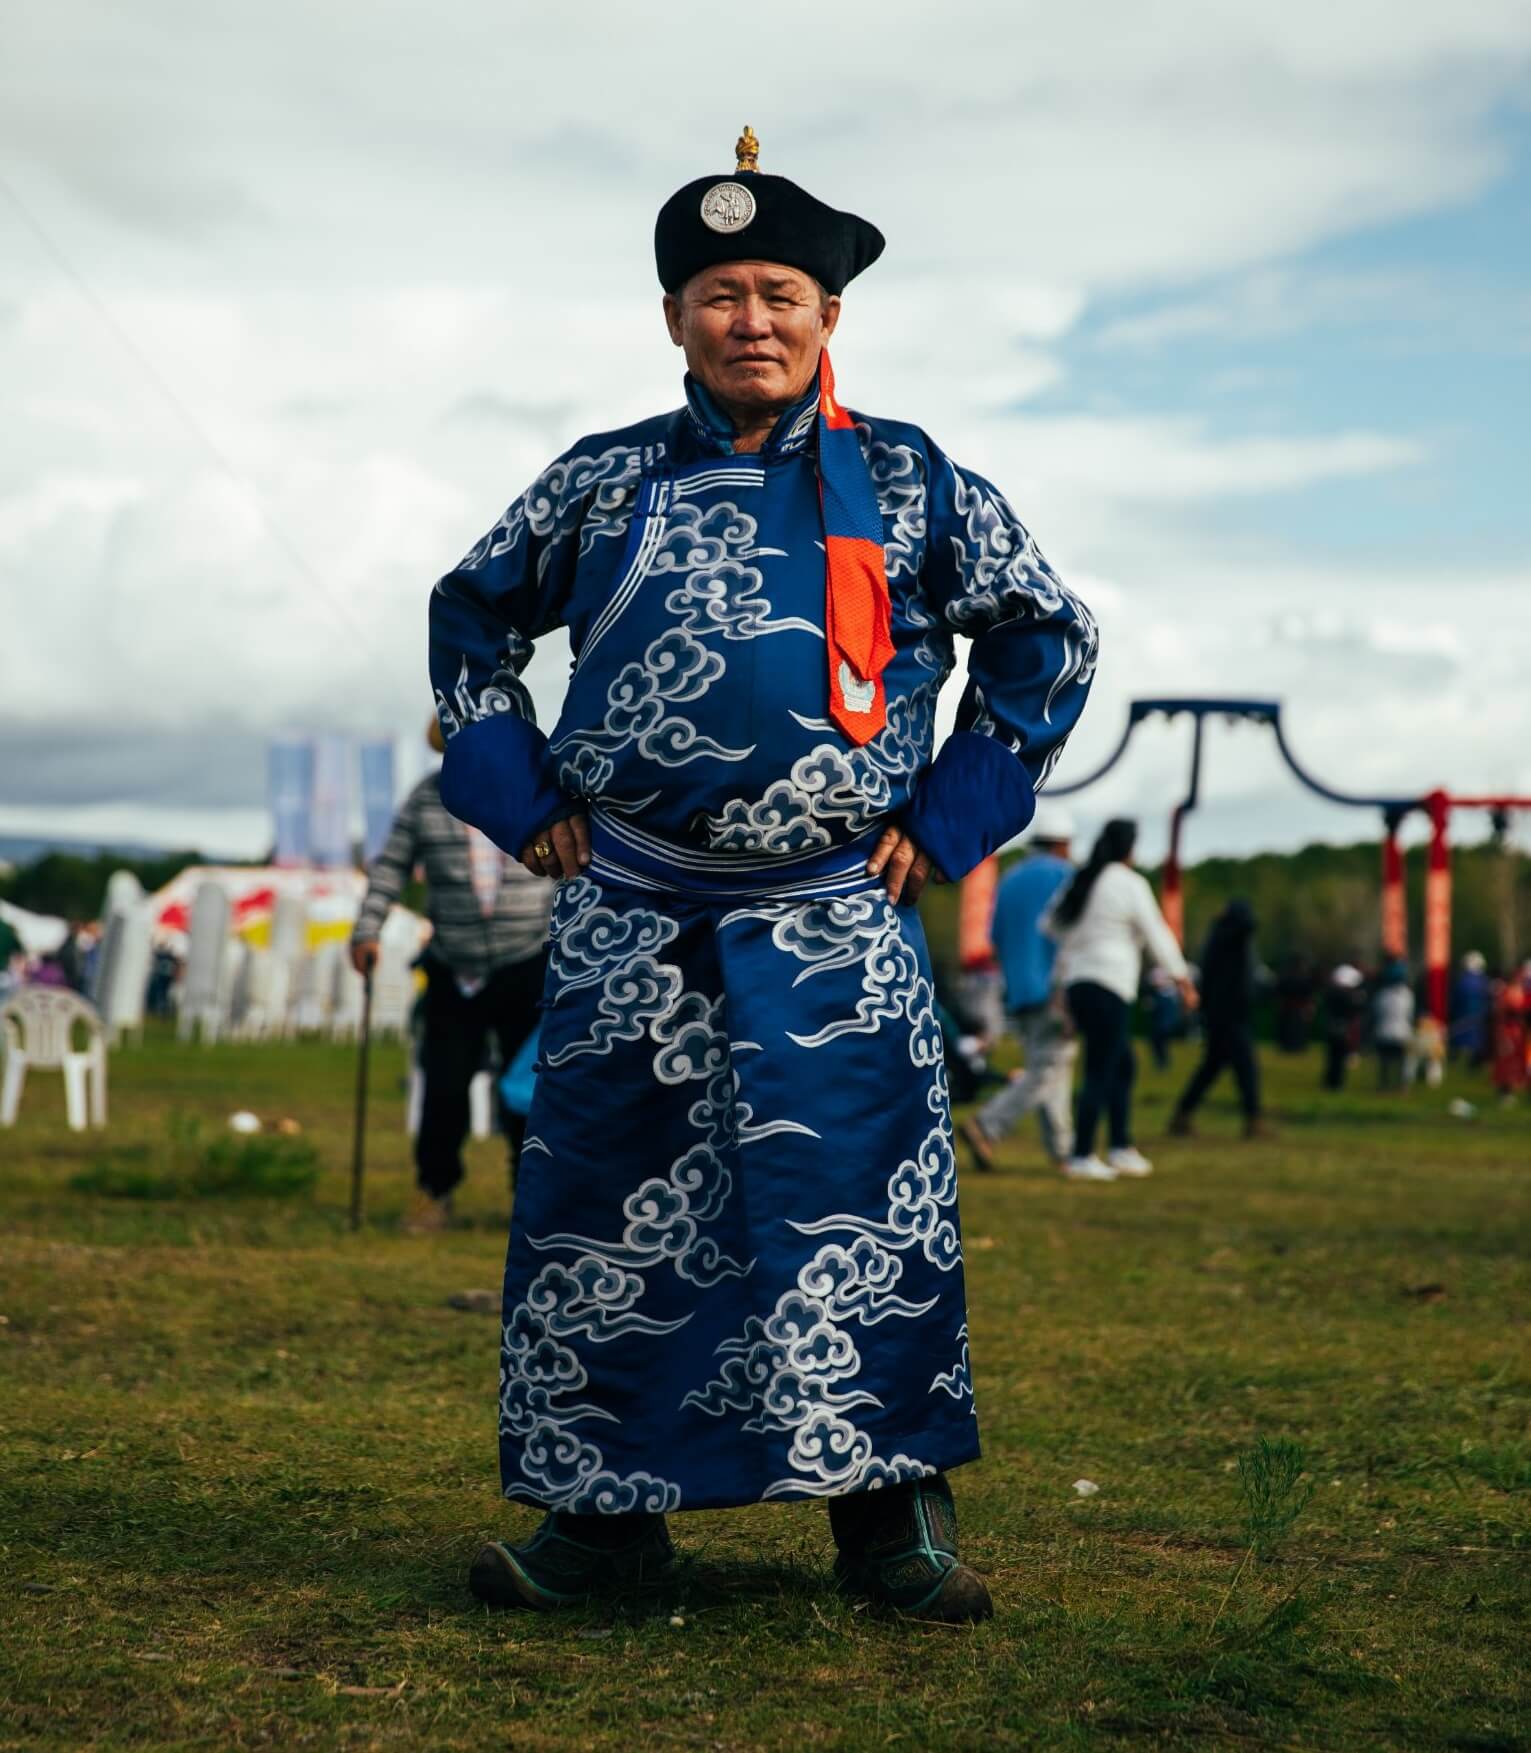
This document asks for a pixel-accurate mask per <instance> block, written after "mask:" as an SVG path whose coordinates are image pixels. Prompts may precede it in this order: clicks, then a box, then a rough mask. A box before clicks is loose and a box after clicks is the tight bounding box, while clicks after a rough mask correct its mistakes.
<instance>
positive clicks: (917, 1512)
mask: <svg viewBox="0 0 1531 1753" xmlns="http://www.w3.org/2000/svg"><path fill="white" fill-rule="evenodd" d="M829 1525H830V1527H831V1528H832V1529H833V1530H834V1536H835V1544H836V1545H837V1546H838V1547H839V1548H840V1555H839V1557H838V1558H836V1560H835V1581H836V1582H837V1583H838V1584H839V1586H840V1588H841V1589H842V1590H844V1591H845V1592H846V1593H847V1594H854V1595H862V1596H865V1597H866V1599H867V1600H869V1601H871V1602H873V1603H874V1604H875V1605H877V1606H879V1607H890V1608H892V1610H893V1611H894V1612H895V1613H902V1614H904V1615H906V1616H907V1617H908V1618H911V1619H941V1620H945V1621H947V1622H948V1623H951V1624H957V1625H960V1624H964V1623H967V1622H971V1621H976V1620H980V1619H992V1618H993V1617H994V1602H993V1600H992V1599H991V1598H990V1596H989V1590H988V1587H987V1585H986V1584H985V1583H984V1580H983V1578H982V1577H980V1576H979V1575H978V1574H977V1573H976V1572H975V1571H971V1570H969V1569H968V1567H967V1566H966V1565H965V1564H963V1563H962V1562H961V1561H960V1560H959V1559H958V1557H957V1510H956V1506H955V1505H954V1504H953V1502H952V1488H951V1486H950V1485H948V1484H947V1482H946V1475H945V1474H944V1473H936V1474H933V1475H932V1476H931V1477H930V1478H928V1479H916V1480H913V1481H911V1482H910V1483H909V1484H907V1485H895V1486H892V1487H888V1486H884V1487H882V1488H880V1489H879V1490H876V1491H858V1492H856V1493H855V1494H854V1495H853V1496H850V1497H835V1498H831V1499H830V1501H829Z"/></svg>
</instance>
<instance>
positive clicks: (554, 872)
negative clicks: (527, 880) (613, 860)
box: [521, 810, 590, 877]
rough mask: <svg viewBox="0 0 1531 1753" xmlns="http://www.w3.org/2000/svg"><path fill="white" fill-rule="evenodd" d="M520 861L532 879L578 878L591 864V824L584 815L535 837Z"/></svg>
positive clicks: (523, 849)
mask: <svg viewBox="0 0 1531 1753" xmlns="http://www.w3.org/2000/svg"><path fill="white" fill-rule="evenodd" d="M521 862H522V864H524V865H525V866H526V868H527V869H528V870H529V871H530V872H531V873H532V875H533V876H540V877H573V876H578V875H579V873H580V872H581V871H582V870H583V869H584V868H585V866H586V865H587V864H589V862H590V824H589V822H587V821H586V820H585V815H584V812H583V811H582V810H581V811H579V812H578V813H577V814H575V815H572V816H566V817H565V818H564V820H563V821H561V822H554V824H553V825H552V827H551V828H544V829H543V830H542V832H541V833H540V834H534V835H533V836H532V838H531V839H530V840H528V841H527V843H526V844H525V846H523V847H522V848H521Z"/></svg>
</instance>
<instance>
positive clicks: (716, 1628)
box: [0, 1036, 1531, 1753]
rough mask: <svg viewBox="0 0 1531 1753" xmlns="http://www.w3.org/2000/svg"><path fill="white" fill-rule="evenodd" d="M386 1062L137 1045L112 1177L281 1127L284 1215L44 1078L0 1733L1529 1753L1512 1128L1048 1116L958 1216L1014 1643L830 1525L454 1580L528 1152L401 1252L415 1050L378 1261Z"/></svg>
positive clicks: (21, 1262)
mask: <svg viewBox="0 0 1531 1753" xmlns="http://www.w3.org/2000/svg"><path fill="white" fill-rule="evenodd" d="M353 1066H354V1056H353V1055H352V1054H351V1053H348V1052H346V1051H344V1050H340V1049H331V1048H328V1047H313V1046H274V1047H259V1048H241V1047H219V1048H216V1049H212V1050H205V1049H200V1048H198V1049H190V1048H180V1047H177V1046H176V1045H175V1044H174V1043H172V1042H170V1041H169V1040H167V1039H165V1038H163V1037H162V1036H155V1037H153V1038H151V1041H150V1043H149V1045H148V1046H147V1047H145V1048H142V1049H129V1050H126V1051H124V1052H122V1053H119V1054H118V1055H116V1056H115V1057H114V1059H113V1062H112V1091H111V1094H112V1111H113V1126H112V1131H111V1134H110V1137H109V1144H110V1149H111V1151H112V1152H121V1151H124V1150H127V1151H131V1150H132V1149H133V1148H134V1147H140V1148H141V1150H142V1152H143V1153H145V1155H148V1156H152V1155H153V1153H154V1152H155V1151H156V1150H157V1149H159V1148H160V1147H162V1145H163V1142H164V1140H165V1138H166V1136H167V1126H168V1117H169V1116H170V1114H171V1113H172V1112H173V1111H180V1112H182V1113H184V1114H186V1115H188V1116H196V1117H199V1118H200V1120H201V1123H202V1128H203V1134H202V1135H203V1137H205V1138H207V1139H213V1138H216V1137H217V1136H219V1134H220V1132H221V1129H222V1126H223V1122H224V1119H225V1117H226V1116H227V1114H228V1113H229V1112H230V1111H231V1110H233V1109H234V1108H238V1107H248V1108H252V1109H254V1110H255V1111H256V1112H257V1113H260V1114H262V1115H264V1116H266V1117H268V1118H275V1117H277V1116H280V1115H284V1114H287V1115H291V1116H293V1117H294V1118H296V1119H297V1120H298V1121H300V1122H301V1123H302V1126H303V1128H304V1131H303V1137H304V1138H305V1139H306V1140H307V1141H309V1142H310V1143H312V1144H313V1145H314V1146H315V1147H316V1148H317V1150H318V1153H319V1158H320V1161H321V1162H322V1164H323V1171H322V1173H321V1175H320V1178H319V1180H318V1183H317V1186H316V1187H315V1188H314V1189H313V1190H312V1191H311V1192H307V1193H305V1192H302V1191H301V1190H298V1191H297V1192H295V1193H289V1194H288V1195H287V1196H285V1197H281V1198H262V1197H259V1196H244V1197H237V1198H236V1197H208V1196H206V1195H205V1194H202V1195H199V1196H196V1197H173V1198H168V1199H155V1200H153V1201H144V1200H138V1199H131V1198H109V1197H103V1196H102V1195H101V1194H100V1193H91V1192H85V1191H80V1190H77V1189H75V1188H72V1187H71V1185H70V1181H71V1178H72V1177H74V1176H76V1175H79V1174H81V1173H84V1172H88V1170H89V1168H90V1165H91V1164H92V1163H93V1162H98V1161H100V1160H101V1159H102V1156H103V1146H102V1142H101V1140H100V1139H99V1137H97V1138H90V1137H76V1136H73V1135H71V1134H70V1133H68V1132H67V1131H66V1130H65V1129H64V1126H63V1117H62V1099H61V1096H60V1093H59V1091H58V1089H57V1087H56V1085H55V1084H54V1083H53V1082H50V1080H48V1079H46V1078H44V1077H41V1076H38V1077H35V1078H34V1079H33V1080H32V1083H31V1086H30V1087H29V1088H28V1091H27V1096H26V1101H25V1104H24V1107H23V1111H22V1119H21V1124H20V1125H19V1126H18V1127H17V1129H16V1130H15V1131H13V1132H11V1133H0V1315H3V1317H4V1324H3V1325H0V1571H3V1580H0V1616H3V1618H0V1747H25V1748H34V1747H59V1748H88V1747H119V1746H120V1747H127V1746H132V1747H137V1748H154V1747H193V1746H197V1747H218V1748H228V1747H232V1748H245V1747H251V1748H254V1747H281V1748H287V1747H316V1748H327V1747H338V1748H369V1747H379V1748H391V1747H431V1748H463V1749H470V1748H472V1749H477V1748H517V1749H535V1748H542V1747H598V1748H608V1747H610V1748H618V1747H622V1748H630V1747H656V1748H663V1747H669V1746H694V1747H720V1748H756V1747H760V1748H778V1747H779V1748H798V1747H813V1748H817V1747H846V1748H862V1747H867V1748H871V1747H883V1746H901V1747H905V1748H916V1749H923V1748H969V1747H973V1748H976V1747H988V1746H995V1745H998V1746H1012V1747H1091V1748H1094V1747H1101V1748H1105V1747H1114V1746H1138V1745H1147V1744H1153V1745H1159V1746H1193V1745H1194V1746H1198V1747H1220V1746H1261V1747H1264V1746H1270V1747H1292V1748H1317V1749H1346V1748H1357V1749H1362V1748H1365V1749H1370V1748H1378V1747H1387V1748H1392V1747H1397V1748H1408V1749H1418V1748H1453V1749H1476V1750H1478V1753H1488V1750H1490V1749H1509V1748H1519V1747H1527V1746H1531V1699H1528V1682H1527V1678H1526V1675H1527V1665H1528V1664H1527V1650H1528V1648H1531V1610H1528V1606H1531V1582H1528V1577H1531V1332H1528V1324H1527V1313H1528V1295H1527V1293H1528V1288H1531V1265H1528V1259H1527V1243H1528V1239H1531V1223H1528V1217H1531V1115H1528V1114H1523V1113H1511V1114H1503V1113H1500V1112H1499V1111H1497V1110H1494V1109H1492V1108H1490V1107H1489V1106H1487V1105H1486V1104H1485V1105H1484V1106H1483V1107H1482V1108H1481V1111H1480V1118H1479V1119H1478V1120H1477V1121H1476V1122H1474V1123H1471V1124H1463V1123H1461V1122H1456V1121H1453V1120H1451V1119H1449V1118H1448V1117H1447V1115H1446V1114H1445V1101H1446V1099H1447V1098H1448V1097H1450V1096H1451V1095H1452V1094H1456V1093H1464V1092H1465V1093H1468V1094H1471V1095H1474V1096H1475V1097H1480V1098H1481V1094H1482V1092H1481V1090H1480V1089H1479V1087H1478V1086H1476V1085H1474V1084H1471V1083H1463V1084H1461V1085H1459V1086H1457V1087H1455V1088H1448V1089H1447V1090H1446V1091H1445V1092H1442V1093H1438V1094H1432V1095H1424V1094H1421V1095H1419V1096H1417V1097H1414V1098H1411V1099H1410V1100H1409V1101H1408V1102H1407V1103H1398V1102H1392V1103H1389V1102H1385V1101H1383V1100H1382V1099H1381V1098H1378V1097H1376V1096H1373V1095H1371V1094H1370V1093H1369V1092H1365V1091H1357V1092H1356V1093H1352V1094H1347V1095H1345V1096H1343V1097H1340V1098H1336V1099H1332V1100H1331V1099H1326V1098H1322V1097H1321V1096H1320V1095H1319V1094H1318V1093H1317V1091H1316V1088H1315V1081H1316V1068H1315V1067H1314V1066H1313V1065H1312V1064H1309V1063H1305V1062H1304V1063H1299V1064H1296V1065H1292V1064H1290V1063H1283V1062H1272V1063H1271V1073H1272V1086H1273V1087H1272V1094H1273V1097H1274V1105H1275V1107H1276V1109H1277V1111H1278V1112H1279V1113H1280V1114H1281V1116H1282V1126H1281V1130H1280V1133H1279V1135H1278V1136H1277V1137H1276V1138H1274V1139H1272V1140H1269V1141H1258V1142H1255V1143H1252V1144H1245V1143H1243V1142H1241V1141H1239V1140H1237V1137H1236V1130H1237V1129H1236V1125H1235V1121H1234V1116H1233V1115H1232V1113H1231V1112H1230V1111H1228V1110H1227V1109H1226V1108H1216V1107H1214V1109H1213V1110H1212V1111H1211V1112H1210V1113H1209V1115H1208V1118H1207V1120H1206V1121H1205V1123H1204V1133H1205V1136H1204V1137H1203V1138H1201V1139H1198V1140H1195V1141H1191V1142H1188V1143H1184V1144H1176V1145H1173V1146H1172V1145H1170V1144H1168V1143H1165V1142H1163V1141H1162V1140H1161V1139H1160V1137H1159V1136H1158V1135H1159V1134H1160V1133H1161V1132H1162V1128H1163V1122H1164V1118H1165V1115H1166V1112H1167V1103H1168V1100H1169V1096H1170V1094H1171V1088H1170V1085H1169V1084H1168V1082H1167V1081H1166V1080H1164V1079H1159V1078H1156V1077H1154V1076H1152V1075H1150V1076H1149V1077H1147V1078H1145V1081H1144V1086H1143V1099H1142V1101H1141V1104H1140V1112H1141V1117H1142V1126H1141V1133H1142V1141H1143V1143H1144V1144H1145V1145H1146V1146H1148V1148H1149V1149H1150V1151H1151V1153H1152V1154H1154V1155H1155V1156H1156V1157H1157V1158H1158V1161H1159V1172H1158V1173H1157V1174H1156V1175H1155V1176H1154V1177H1153V1178H1152V1179H1151V1180H1149V1181H1146V1182H1142V1183H1120V1184H1118V1185H1116V1186H1110V1187H1074V1186H1068V1185H1065V1184H1063V1183H1062V1182H1060V1181H1059V1180H1057V1179H1056V1178H1054V1177H1053V1176H1051V1175H1049V1174H1047V1173H1045V1172H1044V1171H1043V1170H1042V1168H1041V1165H1040V1161H1039V1158H1038V1156H1037V1151H1036V1145H1035V1141H1034V1137H1033V1135H1031V1134H1028V1135H1027V1136H1026V1137H1025V1138H1023V1139H1019V1140H1017V1141H1016V1142H1015V1145H1014V1147H1013V1149H1012V1151H1011V1153H1010V1155H1009V1156H1008V1157H1006V1158H1004V1159H1003V1161H1004V1162H1005V1166H1006V1170H1007V1172H1005V1173H1003V1174H1000V1175H997V1176H994V1177H992V1178H988V1179H983V1178H978V1177H975V1176H968V1177H967V1179H966V1180H965V1183H964V1186H963V1194H962V1204H963V1219H964V1227H965V1230H966V1235H967V1242H968V1282H969V1291H970V1297H971V1303H972V1317H973V1318H972V1327H973V1357H974V1364H975V1373H976V1377H977V1384H978V1395H979V1413H980V1418H981V1420H982V1424H983V1430H984V1441H985V1458H984V1460H983V1461H982V1462H981V1463H979V1464H978V1465H976V1466H974V1467H971V1468H968V1469H964V1470H963V1471H962V1472H960V1473H959V1474H957V1475H956V1476H955V1483H956V1486H957V1491H958V1505H959V1511H960V1513H961V1516H962V1519H963V1524H964V1539H965V1547H966V1551H967V1553H968V1555H969V1556H970V1558H971V1559H972V1561H973V1562H974V1563H976V1564H977V1565H978V1566H979V1567H980V1568H981V1569H982V1570H983V1571H984V1572H985V1573H986V1575H987V1576H988V1579H989V1581H990V1584H991V1586H992V1588H993V1590H994V1594H995V1597H996V1601H997V1603H998V1617H997V1619H996V1621H995V1622H994V1623H993V1624H992V1625H990V1626H986V1627H982V1628H979V1629H977V1630H973V1631H967V1630H962V1631H957V1630H948V1629H938V1628H927V1627H921V1626H908V1625H900V1624H895V1623H888V1622H886V1621H882V1620H878V1619H876V1618H873V1617H871V1616H870V1615H868V1614H866V1613H865V1612H859V1611H855V1610H853V1609H851V1608H850V1607H848V1606H846V1605H845V1604H843V1603H842V1602H840V1601H838V1600H837V1599H836V1598H835V1597H834V1596H833V1595H832V1594H831V1593H830V1592H829V1590H828V1588H827V1584H826V1576H827V1566H828V1561H829V1558H830V1548H829V1540H828V1531H827V1526H826V1518H825V1516H824V1513H823V1510H822V1507H821V1506H816V1505H779V1506H765V1507H760V1508H754V1509H749V1510H741V1511H733V1512H728V1513H709V1514H701V1515H696V1516H683V1517H679V1518H677V1519H676V1522H675V1532H676V1535H677V1538H678V1540H679V1543H680V1544H681V1545H682V1546H683V1547H684V1549H685V1550H686V1552H687V1553H688V1555H689V1562H688V1564H687V1566H686V1568H685V1570H684V1572H683V1573H682V1575H681V1577H680V1578H679V1579H678V1580H677V1582H676V1583H675V1585H674V1586H673V1588H670V1589H668V1590H667V1591H666V1593H665V1594H664V1595H663V1597H662V1598H660V1599H659V1600H657V1601H654V1602H640V1601H619V1602H613V1603H606V1604H602V1605H597V1606H591V1607H590V1608H589V1609H588V1610H582V1611H580V1612H577V1613H574V1614H571V1615H569V1616H567V1617H559V1618H556V1619H551V1620H548V1619H542V1618H531V1617H524V1616H513V1615H498V1616H496V1615H490V1614H487V1613H485V1612H483V1611H482V1610H480V1609H478V1608H477V1607H476V1606H475V1605H474V1603H473V1602H472V1601H471V1599H470V1598H469V1597H468V1595H467V1593H466V1590H465V1588H464V1586H463V1578H464V1574H465V1571H466V1568H467V1564H468V1561H469V1559H470V1558H471V1556H472V1553H473V1551H474V1549H475V1546H476V1545H477V1543H478V1542H479V1541H480V1540H482V1539H483V1538H484V1537H485V1536H486V1535H488V1534H491V1533H503V1532H506V1531H510V1532H511V1533H513V1534H514V1533H519V1532H520V1531H522V1530H524V1529H526V1528H527V1527H529V1526H530V1525H531V1520H532V1517H531V1513H530V1512H528V1511H525V1510H521V1509H512V1508H510V1507H508V1506H506V1505H504V1504H503V1503H502V1502H501V1501H500V1500H499V1498H498V1496H497V1487H496V1479H495V1465H494V1431H493V1423H494V1396H495V1384H496V1330H495V1323H494V1321H493V1320H492V1319H487V1318H485V1317H484V1316H482V1315H472V1314H460V1313H457V1312H455V1311H454V1310H452V1309H450V1308H448V1306H447V1300H446V1299H447V1297H448V1296H449V1295H450V1294H451V1293H452V1292H454V1291H458V1290H463V1289H471V1288H476V1287H480V1286H493V1285H495V1284H497V1282H498V1278H499V1271H500V1263H501V1258H502V1253H503V1247H504V1229H505V1207H506V1190H505V1184H504V1174H503V1169H502V1166H501V1164H500V1161H499V1158H498V1155H497V1152H496V1151H495V1149H494V1148H493V1147H491V1146H488V1145H482V1146H476V1147H474V1150H473V1153H472V1164H473V1168H472V1174H471V1176H470V1182H469V1186H468V1189H467V1192H466V1195H465V1197H464V1199H463V1201H462V1204H463V1208H464V1215H465V1217H466V1219H467V1221H466V1223H465V1225H464V1227H462V1228H460V1229H458V1230H455V1231H454V1232H452V1233H450V1234H448V1235H445V1236H439V1237H434V1238H430V1239H415V1238H410V1237H407V1236H405V1235H403V1234H401V1233H400V1229H399V1217H400V1214H401V1212H402V1211H403V1209H404V1207H405V1204H406V1200H407V1195H408V1172H407V1166H406V1150H405V1140H404V1137H403V1132H402V1126H401V1114H402V1096H401V1094H400V1091H399V1073H400V1071H401V1069H402V1067H401V1061H400V1057H399V1054H398V1051H397V1050H396V1049H391V1048H390V1049H383V1050H381V1051H380V1052H379V1054H378V1055H377V1057H376V1060H375V1064H374V1091H375V1096H374V1102H373V1110H372V1129H371V1134H370V1146H369V1149H370V1162H371V1171H370V1180H369V1225H368V1228H367V1229H366V1231H365V1232H364V1233H363V1234H362V1235H360V1236H352V1235H350V1234H348V1233H347V1231H346V1228H345V1207H346V1198H347V1165H348V1161H349V1138H348V1130H347V1127H348V1118H349V1111H350V1099H351V1077H352V1073H353ZM1186 1069H1187V1066H1186V1064H1185V1062H1184V1061H1183V1062H1182V1065H1181V1067H1180V1071H1181V1074H1182V1075H1183V1073H1184V1071H1185V1070H1186ZM612 1146H613V1149H614V1150H619V1149H621V1147H622V1144H621V1140H620V1139H613V1141H612ZM118 1160H131V1159H122V1158H118ZM1432 1286H1434V1287H1439V1288H1437V1289H1429V1288H1427V1287H1432ZM1421 1293H1422V1294H1421ZM1081 1478H1085V1479H1090V1480H1093V1481H1095V1482H1096V1483H1097V1484H1098V1485H1099V1487H1100V1490H1099V1492H1098V1493H1097V1494H1096V1495H1093V1496H1088V1497H1081V1496H1079V1495H1077V1494H1076V1493H1075V1491H1074V1489H1073V1482H1074V1481H1075V1480H1076V1479H1081ZM676 1614H678V1615H679V1616H680V1617H681V1618H683V1620H684V1624H683V1625H682V1626H679V1627H676V1626H673V1625H672V1624H671V1618H672V1615H676Z"/></svg>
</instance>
